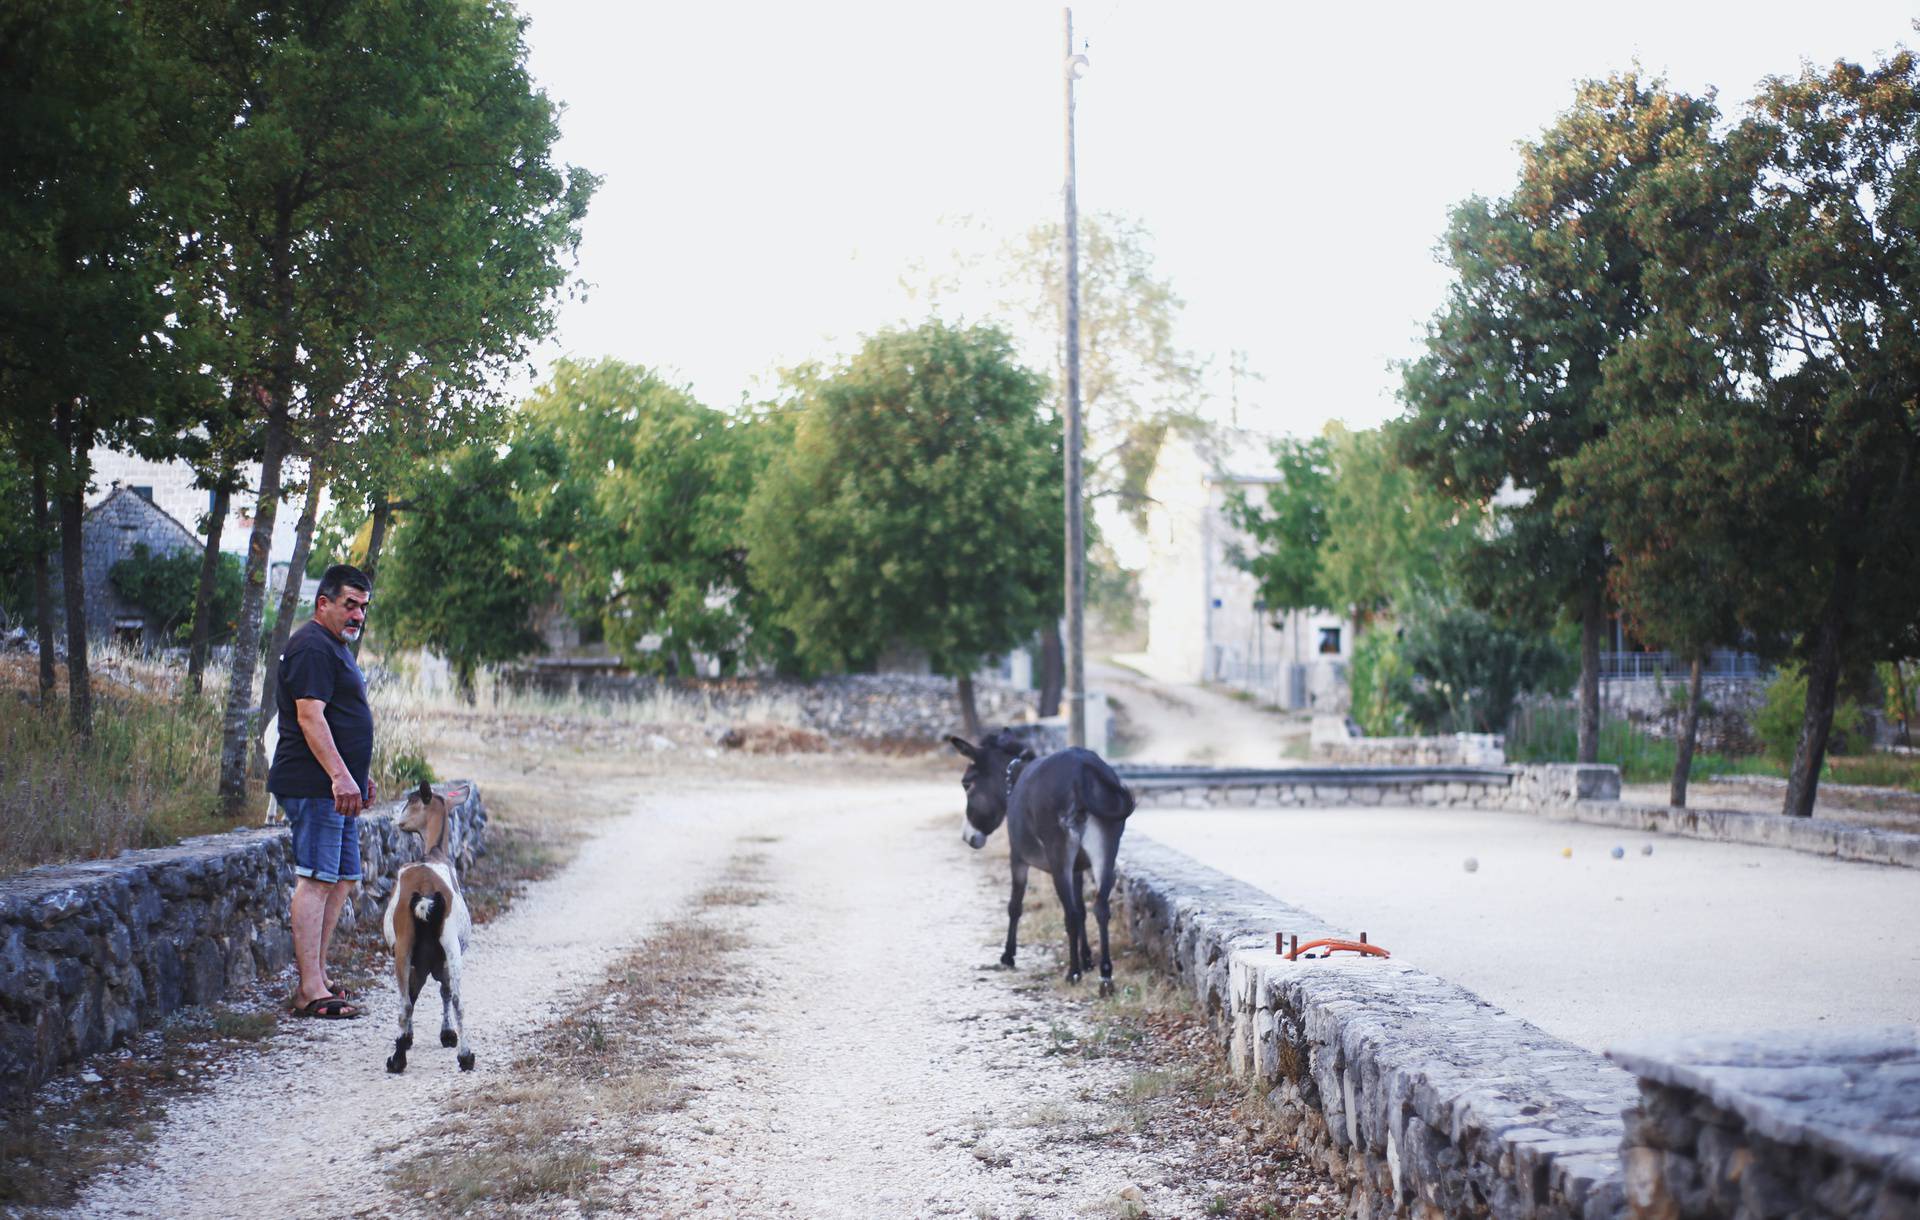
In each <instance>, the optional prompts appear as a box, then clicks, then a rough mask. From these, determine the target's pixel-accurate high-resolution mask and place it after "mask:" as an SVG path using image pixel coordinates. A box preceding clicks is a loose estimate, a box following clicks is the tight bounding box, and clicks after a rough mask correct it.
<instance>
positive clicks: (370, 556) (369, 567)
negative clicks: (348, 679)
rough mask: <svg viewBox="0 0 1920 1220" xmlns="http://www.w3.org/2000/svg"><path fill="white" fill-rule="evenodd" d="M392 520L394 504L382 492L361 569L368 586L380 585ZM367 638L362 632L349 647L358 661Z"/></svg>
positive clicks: (375, 507)
mask: <svg viewBox="0 0 1920 1220" xmlns="http://www.w3.org/2000/svg"><path fill="white" fill-rule="evenodd" d="M392 519H393V502H392V501H390V500H388V499H387V496H386V493H385V492H382V493H381V494H379V495H377V496H375V497H374V498H373V528H372V529H371V530H368V531H367V562H366V566H365V567H363V568H361V569H360V570H361V571H362V572H365V573H366V574H367V583H368V584H377V583H378V580H379V577H377V576H376V575H375V573H376V572H377V571H379V568H380V549H381V548H382V547H383V546H385V545H386V541H387V523H388V522H389V521H391V520H392ZM367 596H368V597H369V598H371V597H372V596H373V590H372V589H369V590H367ZM366 638H367V633H366V632H365V631H362V632H361V633H360V638H359V639H357V640H354V641H352V642H351V643H349V644H348V645H347V647H348V648H349V649H351V650H352V651H353V655H354V658H355V659H356V660H357V659H358V658H359V656H360V645H361V643H362V641H364V640H365V639H366Z"/></svg>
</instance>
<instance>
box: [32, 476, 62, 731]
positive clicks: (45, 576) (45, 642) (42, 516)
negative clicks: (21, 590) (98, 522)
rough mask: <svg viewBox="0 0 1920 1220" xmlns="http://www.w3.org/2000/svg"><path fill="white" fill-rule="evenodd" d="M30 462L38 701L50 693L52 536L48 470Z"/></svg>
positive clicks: (44, 703) (51, 672)
mask: <svg viewBox="0 0 1920 1220" xmlns="http://www.w3.org/2000/svg"><path fill="white" fill-rule="evenodd" d="M31 461H32V465H33V536H34V540H35V546H34V550H33V625H34V634H35V638H37V639H38V640H39V642H40V703H41V706H43V707H44V706H45V705H46V702H47V697H48V696H49V695H51V694H53V684H54V682H55V680H56V678H55V675H54V672H53V577H52V575H51V574H50V573H49V572H48V571H47V540H48V539H50V538H52V537H53V519H52V516H51V515H50V514H49V513H48V512H47V472H46V469H45V467H43V466H41V464H40V461H39V459H38V458H34V459H31Z"/></svg>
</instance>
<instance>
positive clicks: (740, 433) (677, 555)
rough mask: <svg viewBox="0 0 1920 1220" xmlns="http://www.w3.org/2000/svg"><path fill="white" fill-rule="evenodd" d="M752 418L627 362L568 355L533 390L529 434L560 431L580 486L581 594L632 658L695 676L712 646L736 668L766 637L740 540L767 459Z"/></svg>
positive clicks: (588, 610) (574, 554)
mask: <svg viewBox="0 0 1920 1220" xmlns="http://www.w3.org/2000/svg"><path fill="white" fill-rule="evenodd" d="M751 427H752V425H751V423H750V422H748V421H744V420H739V419H735V418H733V417H730V416H728V415H726V414H724V413H722V412H719V411H715V410H712V409H711V408H708V407H704V406H702V405H701V404H700V403H699V402H697V401H695V399H694V397H693V395H692V394H690V393H689V392H688V391H687V390H686V389H684V388H682V387H679V386H675V385H672V384H670V383H669V382H667V381H665V380H663V379H662V378H661V377H660V376H659V375H658V374H656V373H654V372H652V371H650V370H648V369H645V368H641V367H640V366H638V365H632V364H624V363H622V362H620V361H617V360H600V361H596V362H594V363H591V364H580V363H575V362H573V361H570V360H562V361H561V362H560V363H559V364H557V365H556V366H555V367H554V371H553V376H552V377H551V378H550V379H549V380H548V381H547V382H546V383H545V384H544V385H542V386H541V387H540V388H539V389H538V390H536V391H535V392H534V394H533V396H532V397H531V398H529V399H528V400H527V403H526V405H525V407H524V408H523V410H522V413H521V418H520V421H519V425H518V431H519V433H520V434H521V435H544V436H547V437H549V438H551V440H552V442H553V443H554V444H555V445H556V446H558V447H559V449H560V450H561V452H562V453H564V455H565V457H566V467H567V471H568V474H567V476H566V477H567V479H568V480H569V482H571V483H572V484H573V485H574V486H575V488H576V494H578V496H579V498H580V519H579V524H578V527H577V529H576V531H575V533H574V537H573V541H572V543H571V545H570V547H569V550H568V554H567V556H566V560H565V563H564V565H563V567H562V570H561V574H562V577H563V580H564V582H565V586H566V589H567V592H568V596H569V600H570V602H571V604H572V606H573V608H574V610H575V612H576V613H578V614H585V615H592V616H594V617H597V618H598V619H599V620H600V622H601V624H602V626H603V627H604V628H605V631H606V639H607V642H608V643H609V644H611V645H612V646H613V647H615V648H617V649H619V650H620V652H621V653H622V655H624V656H625V657H626V658H627V660H628V662H629V663H630V664H633V665H635V666H637V667H639V668H642V669H656V670H663V671H667V672H674V673H679V674H693V673H695V672H697V670H696V668H695V654H696V653H699V654H702V655H704V656H708V657H712V658H714V659H715V660H716V661H718V663H719V664H720V666H721V668H722V669H723V670H725V671H729V672H730V671H731V670H732V669H733V668H734V666H735V665H736V664H737V663H738V662H739V661H740V659H741V658H742V657H743V656H744V655H745V654H746V653H747V651H748V650H749V649H750V648H751V647H754V646H755V645H756V644H760V645H764V644H765V643H766V642H767V641H766V639H764V638H763V639H761V640H758V641H756V640H755V639H754V631H753V628H754V625H755V624H754V622H753V617H754V615H753V612H754V610H755V609H756V608H757V607H758V606H759V604H760V602H759V600H758V599H757V598H756V597H755V596H754V594H753V592H752V591H751V589H750V587H749V583H748V579H747V555H746V548H745V546H744V545H743V544H742V541H741V525H740V516H741V513H742V511H743V510H744V509H745V507H746V502H747V493H748V490H749V489H750V488H751V486H752V484H753V479H754V476H755V474H756V472H757V469H758V466H759V465H760V464H761V460H762V455H761V454H760V452H759V450H758V449H757V448H756V446H754V444H753V443H752V442H751V441H750V440H749V439H748V438H747V436H746V433H747V431H748V430H749V429H750V428H751ZM647 637H652V640H653V641H654V645H655V646H653V647H649V648H647V649H644V650H643V649H642V647H641V643H642V640H643V639H645V638H647Z"/></svg>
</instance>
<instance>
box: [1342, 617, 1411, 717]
mask: <svg viewBox="0 0 1920 1220" xmlns="http://www.w3.org/2000/svg"><path fill="white" fill-rule="evenodd" d="M1348 682H1349V686H1350V687H1351V689H1352V691H1353V719H1354V722H1355V723H1357V724H1358V725H1359V726H1360V730H1361V731H1362V732H1364V733H1365V734H1366V735H1367V736H1369V737H1398V736H1400V735H1402V734H1405V733H1408V732H1411V731H1412V729H1413V707H1412V702H1411V701H1412V698H1413V670H1412V669H1411V668H1410V667H1409V666H1408V665H1407V661H1406V658H1405V657H1403V656H1401V655H1400V641H1399V639H1398V638H1397V637H1396V636H1395V635H1394V633H1393V632H1391V631H1388V630H1384V629H1379V630H1374V631H1369V632H1367V633H1366V634H1365V635H1362V636H1361V637H1360V642H1359V643H1357V644H1355V645H1354V646H1353V669H1352V671H1351V672H1350V674H1349V677H1348Z"/></svg>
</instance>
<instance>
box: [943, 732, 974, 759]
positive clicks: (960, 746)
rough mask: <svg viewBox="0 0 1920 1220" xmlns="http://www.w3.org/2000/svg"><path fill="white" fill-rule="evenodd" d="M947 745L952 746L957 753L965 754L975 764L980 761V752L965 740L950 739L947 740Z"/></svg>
mask: <svg viewBox="0 0 1920 1220" xmlns="http://www.w3.org/2000/svg"><path fill="white" fill-rule="evenodd" d="M947 744H948V745H950V746H952V747H953V748H954V750H955V751H956V752H957V753H960V754H964V755H966V756H967V757H968V758H971V759H972V760H973V761H975V762H979V761H980V751H979V750H978V749H976V748H974V747H973V746H971V745H969V744H968V743H967V741H966V739H965V738H961V737H949V738H947Z"/></svg>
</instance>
